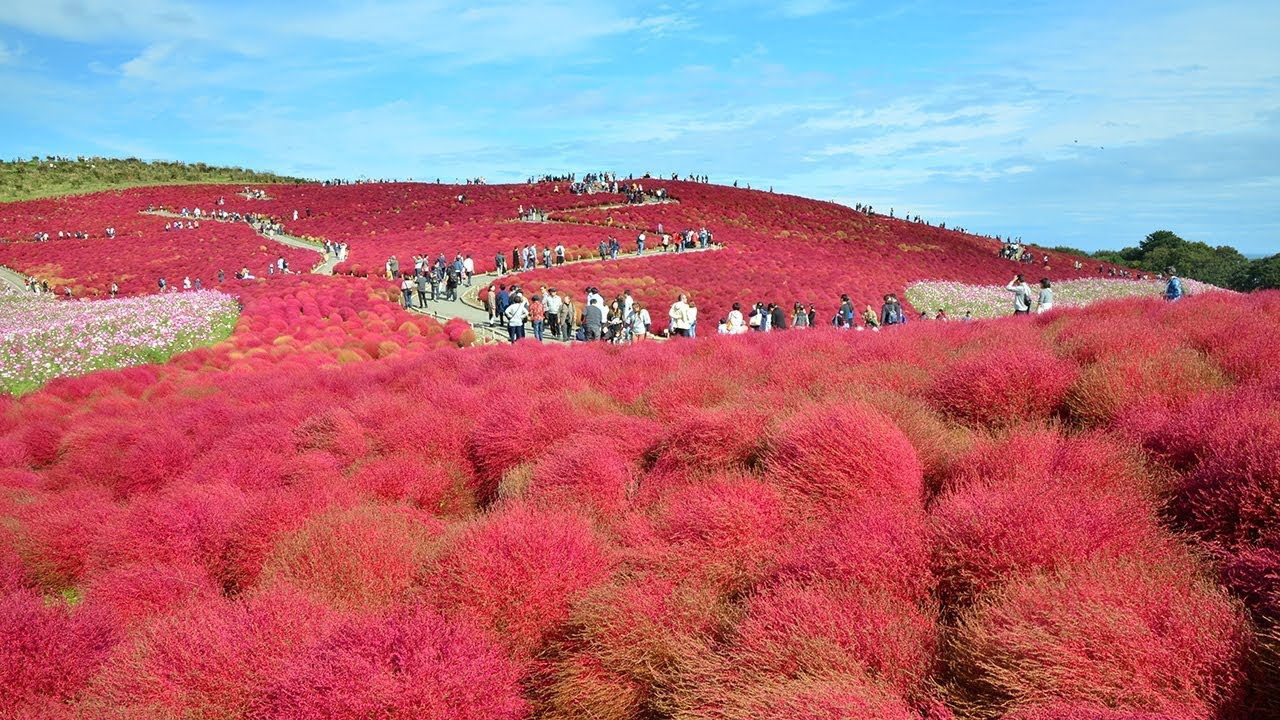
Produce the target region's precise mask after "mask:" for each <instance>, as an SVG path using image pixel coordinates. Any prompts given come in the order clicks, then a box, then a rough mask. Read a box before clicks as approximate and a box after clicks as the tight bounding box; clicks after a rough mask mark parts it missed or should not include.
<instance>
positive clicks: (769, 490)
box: [640, 473, 791, 592]
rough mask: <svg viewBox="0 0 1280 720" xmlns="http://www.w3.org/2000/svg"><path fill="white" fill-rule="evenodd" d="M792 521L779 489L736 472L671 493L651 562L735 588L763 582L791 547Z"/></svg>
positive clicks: (658, 513)
mask: <svg viewBox="0 0 1280 720" xmlns="http://www.w3.org/2000/svg"><path fill="white" fill-rule="evenodd" d="M790 526H791V521H790V520H789V518H788V515H787V512H786V509H785V507H784V504H783V501H782V498H781V497H780V496H779V493H778V490H777V489H776V488H774V487H772V486H770V485H767V484H765V483H763V482H760V481H759V480H755V479H753V478H752V477H750V476H738V475H734V474H731V473H725V474H722V475H717V476H715V477H713V478H709V479H707V480H706V481H704V482H700V483H694V484H690V485H687V486H684V487H679V488H676V489H674V490H673V491H671V492H670V493H669V494H668V495H667V496H666V497H664V498H663V500H662V501H660V502H659V503H658V504H657V506H656V507H655V508H654V509H653V518H652V521H651V529H652V532H653V535H654V538H653V540H654V541H655V542H652V544H649V543H646V544H645V545H644V546H642V547H641V549H640V551H641V552H642V553H643V552H645V551H647V552H648V553H650V554H649V556H648V559H649V562H650V566H652V567H654V568H655V569H657V568H661V572H663V573H664V574H666V575H668V576H670V577H681V578H686V579H688V580H689V581H691V582H696V583H698V584H700V585H706V586H708V587H710V588H717V589H720V590H722V591H725V592H733V591H735V590H740V589H742V588H744V587H749V586H750V585H751V584H752V583H754V582H755V581H757V580H759V579H760V577H761V576H762V574H763V573H765V572H766V571H767V570H768V569H769V568H771V567H772V566H773V564H774V563H775V562H776V561H777V558H778V556H779V554H780V553H781V552H782V550H783V549H784V548H785V546H786V542H787V540H788V535H789V528H790Z"/></svg>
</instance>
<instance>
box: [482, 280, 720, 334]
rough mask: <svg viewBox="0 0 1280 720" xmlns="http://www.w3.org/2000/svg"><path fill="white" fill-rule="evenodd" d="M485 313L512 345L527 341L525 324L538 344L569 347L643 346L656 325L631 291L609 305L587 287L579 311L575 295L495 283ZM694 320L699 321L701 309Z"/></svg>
mask: <svg viewBox="0 0 1280 720" xmlns="http://www.w3.org/2000/svg"><path fill="white" fill-rule="evenodd" d="M682 297H683V296H682ZM485 309H486V311H487V313H488V316H489V324H490V325H493V326H495V327H505V328H506V329H507V337H508V339H509V340H510V341H511V342H516V341H517V340H521V339H523V338H524V337H525V325H526V324H527V325H529V326H530V328H531V329H532V332H533V337H534V339H536V340H537V341H539V342H542V341H543V340H544V339H545V338H546V337H547V336H548V335H549V336H550V337H551V338H553V339H556V340H562V341H566V342H567V341H569V340H577V341H580V342H608V343H632V342H635V341H637V340H643V339H645V338H647V337H648V336H649V333H650V332H651V329H652V325H653V320H652V318H651V316H650V315H649V310H648V308H646V307H645V306H644V304H643V303H639V302H636V301H635V300H634V299H633V298H632V297H631V291H630V290H628V291H626V292H625V293H623V294H622V295H619V296H617V297H616V298H615V299H614V300H613V301H611V302H608V303H606V301H605V298H604V296H602V295H601V294H600V291H599V290H598V289H597V288H595V287H588V288H587V289H586V297H585V298H584V299H583V302H582V304H581V305H579V304H578V302H577V301H575V300H574V298H573V295H572V294H571V293H568V292H561V291H560V290H557V289H556V288H554V287H552V288H548V287H545V286H544V287H541V288H539V289H538V290H536V291H534V292H532V293H527V292H525V290H524V288H522V287H521V286H519V285H515V284H513V285H511V286H510V287H508V286H507V284H506V283H494V284H493V285H490V286H489V291H488V293H486V294H485ZM691 317H693V318H696V309H695V310H693V311H692V314H691ZM685 327H688V325H687V324H686V325H685Z"/></svg>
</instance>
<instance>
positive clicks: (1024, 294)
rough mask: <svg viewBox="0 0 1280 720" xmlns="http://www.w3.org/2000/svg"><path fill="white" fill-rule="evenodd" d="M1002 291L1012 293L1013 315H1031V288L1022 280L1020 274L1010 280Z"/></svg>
mask: <svg viewBox="0 0 1280 720" xmlns="http://www.w3.org/2000/svg"><path fill="white" fill-rule="evenodd" d="M1004 289H1005V290H1008V291H1009V292H1011V293H1013V314H1014V315H1028V314H1030V313H1031V287H1030V286H1028V285H1027V281H1026V280H1024V279H1023V278H1022V275H1021V274H1018V275H1016V276H1015V277H1014V278H1013V279H1012V280H1010V281H1009V284H1008V285H1006V286H1005V288H1004Z"/></svg>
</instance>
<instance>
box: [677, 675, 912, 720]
mask: <svg viewBox="0 0 1280 720" xmlns="http://www.w3.org/2000/svg"><path fill="white" fill-rule="evenodd" d="M687 716H688V717H690V718H698V719H699V720H702V719H704V718H705V719H706V720H713V719H714V720H843V719H844V718H858V720H918V719H919V717H920V716H919V715H918V714H916V713H915V712H914V711H913V710H912V709H911V707H910V706H909V705H907V703H906V702H905V701H904V700H903V699H902V698H901V697H899V696H897V695H895V694H894V693H893V692H891V691H889V690H887V689H885V688H884V687H882V686H881V685H879V684H878V683H877V682H875V681H874V680H871V679H869V678H865V677H859V676H857V675H841V676H835V677H832V676H828V675H816V676H814V675H804V676H800V677H796V678H772V677H767V676H765V677H759V678H755V679H753V680H750V681H748V682H745V683H743V684H742V685H741V686H739V687H738V688H737V689H736V692H735V695H734V697H732V698H730V699H729V700H728V701H727V702H725V703H724V704H721V705H712V706H711V707H703V708H699V709H697V710H695V711H693V712H690V713H688V715H687Z"/></svg>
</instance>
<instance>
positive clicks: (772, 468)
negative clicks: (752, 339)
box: [764, 405, 924, 514]
mask: <svg viewBox="0 0 1280 720" xmlns="http://www.w3.org/2000/svg"><path fill="white" fill-rule="evenodd" d="M764 465H765V469H766V472H767V476H768V477H769V478H771V479H773V480H774V481H776V482H777V483H778V484H779V485H780V486H781V487H782V488H784V489H785V490H786V491H787V492H788V493H789V494H791V495H792V497H793V499H794V500H796V501H797V502H803V503H804V504H805V506H806V507H808V508H810V510H811V511H812V512H816V513H820V514H827V513H831V514H840V513H845V512H850V511H857V510H858V509H861V508H863V507H867V506H869V505H875V504H884V503H888V504H893V505H897V506H900V507H912V506H918V505H919V504H920V503H921V502H923V500H924V486H923V482H922V475H921V472H922V471H921V467H920V461H919V459H918V458H917V457H916V451H915V448H913V447H912V446H911V443H910V442H908V441H907V439H906V437H904V436H903V434H902V432H901V431H900V430H898V428H897V427H896V426H895V425H894V424H893V423H892V422H891V421H890V420H889V419H888V418H886V417H885V416H883V415H881V414H880V413H878V412H876V411H875V410H872V409H871V408H869V407H866V406H861V405H845V406H839V405H833V406H814V407H810V408H806V409H804V410H802V411H800V412H799V413H797V414H796V415H794V416H793V417H791V418H790V419H788V420H787V421H785V422H784V423H783V424H782V426H781V427H780V428H779V429H778V432H777V435H776V437H775V438H774V439H773V440H772V442H771V444H770V448H769V452H768V454H767V455H766V457H765V463H764Z"/></svg>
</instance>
